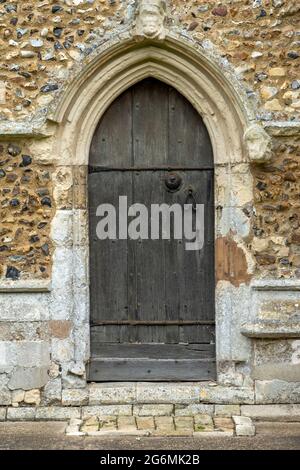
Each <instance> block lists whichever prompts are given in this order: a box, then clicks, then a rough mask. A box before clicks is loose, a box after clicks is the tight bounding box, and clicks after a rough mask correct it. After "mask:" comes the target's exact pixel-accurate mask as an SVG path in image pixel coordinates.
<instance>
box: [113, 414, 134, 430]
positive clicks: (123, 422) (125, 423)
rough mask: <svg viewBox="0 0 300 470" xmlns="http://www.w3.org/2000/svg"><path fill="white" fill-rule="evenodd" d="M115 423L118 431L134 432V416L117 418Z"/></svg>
mask: <svg viewBox="0 0 300 470" xmlns="http://www.w3.org/2000/svg"><path fill="white" fill-rule="evenodd" d="M117 422H118V429H119V430H120V431H128V432H131V431H136V420H135V417H134V416H119V417H118V420H117Z"/></svg>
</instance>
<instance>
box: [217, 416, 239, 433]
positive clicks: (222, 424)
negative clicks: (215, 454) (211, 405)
mask: <svg viewBox="0 0 300 470" xmlns="http://www.w3.org/2000/svg"><path fill="white" fill-rule="evenodd" d="M214 425H215V428H217V429H220V430H222V431H230V430H231V429H233V427H234V425H233V421H232V419H231V418H224V417H218V416H215V417H214Z"/></svg>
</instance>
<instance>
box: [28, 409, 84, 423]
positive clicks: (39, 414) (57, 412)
mask: <svg viewBox="0 0 300 470" xmlns="http://www.w3.org/2000/svg"><path fill="white" fill-rule="evenodd" d="M80 416H81V411H80V408H66V407H65V408H62V407H58V406H53V407H49V406H47V407H46V406H45V407H39V408H37V409H36V419H37V420H41V421H67V420H69V419H71V418H78V419H79V418H80Z"/></svg>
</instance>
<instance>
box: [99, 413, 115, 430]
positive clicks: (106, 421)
mask: <svg viewBox="0 0 300 470" xmlns="http://www.w3.org/2000/svg"><path fill="white" fill-rule="evenodd" d="M99 425H100V429H101V430H105V431H116V430H117V417H116V416H107V417H104V416H103V417H100V418H99Z"/></svg>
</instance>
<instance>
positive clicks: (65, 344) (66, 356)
mask: <svg viewBox="0 0 300 470" xmlns="http://www.w3.org/2000/svg"><path fill="white" fill-rule="evenodd" d="M51 352H52V354H51V356H52V360H53V361H57V362H59V363H62V362H69V361H71V360H72V359H73V358H74V343H73V342H72V340H71V339H69V338H66V339H57V338H54V339H52V341H51Z"/></svg>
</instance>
